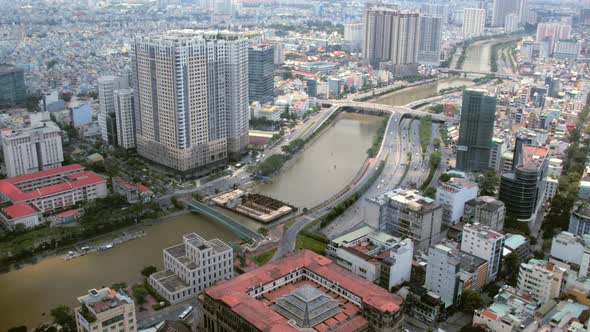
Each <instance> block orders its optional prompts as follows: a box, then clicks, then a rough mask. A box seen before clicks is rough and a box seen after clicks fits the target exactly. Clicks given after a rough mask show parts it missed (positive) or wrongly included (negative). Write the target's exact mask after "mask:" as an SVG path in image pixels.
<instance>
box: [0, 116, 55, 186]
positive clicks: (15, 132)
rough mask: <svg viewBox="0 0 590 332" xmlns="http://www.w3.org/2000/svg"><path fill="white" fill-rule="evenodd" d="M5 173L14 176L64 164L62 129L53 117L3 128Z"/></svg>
mask: <svg viewBox="0 0 590 332" xmlns="http://www.w3.org/2000/svg"><path fill="white" fill-rule="evenodd" d="M0 136H1V139H2V152H3V155H4V164H5V166H6V175H7V176H8V177H15V176H20V175H25V174H30V173H34V172H38V171H43V170H47V169H51V168H56V167H59V166H61V163H62V162H63V160H64V153H63V147H62V138H61V129H60V128H59V127H58V126H57V125H56V124H55V123H54V122H52V121H42V122H34V123H32V124H31V127H28V128H21V129H10V128H5V129H2V131H1V133H0Z"/></svg>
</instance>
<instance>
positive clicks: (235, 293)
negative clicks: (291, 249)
mask: <svg viewBox="0 0 590 332" xmlns="http://www.w3.org/2000/svg"><path fill="white" fill-rule="evenodd" d="M302 269H305V270H306V271H309V272H313V273H315V274H316V275H319V276H321V277H323V278H324V279H327V280H330V281H332V282H334V283H336V284H338V285H339V286H340V287H341V288H343V289H346V290H347V291H349V292H350V293H352V294H355V295H357V296H358V297H360V298H361V301H362V302H363V303H364V304H363V305H368V306H371V307H373V308H375V309H376V310H377V311H381V312H391V313H394V312H397V311H399V310H400V309H401V304H402V299H401V298H400V297H399V296H397V295H394V294H391V293H389V292H387V291H386V290H384V289H383V288H381V287H379V286H377V285H375V284H373V283H372V282H370V281H367V280H365V279H362V278H360V277H357V276H355V275H353V274H351V273H350V272H348V271H346V270H345V269H343V268H341V267H339V266H338V265H337V264H336V263H334V262H333V261H332V260H330V259H328V258H326V257H324V256H321V255H318V254H315V253H313V252H311V251H309V250H301V251H298V252H295V253H292V254H289V255H287V256H285V257H283V258H282V259H280V260H277V261H274V262H270V263H268V264H266V265H264V266H262V267H260V268H257V269H255V270H253V271H251V272H248V273H245V274H242V275H240V276H238V277H236V278H234V279H231V280H226V281H219V282H217V283H216V284H215V285H214V286H212V287H209V288H207V289H206V290H205V294H206V295H208V296H210V297H211V298H213V299H215V300H218V301H222V302H224V303H225V304H226V305H228V306H229V307H230V308H231V310H232V311H233V312H235V313H236V314H238V315H239V316H241V317H243V318H244V319H246V320H247V321H248V322H250V324H252V325H254V326H255V327H256V328H258V329H259V330H269V331H270V330H275V331H292V330H295V329H294V328H293V327H292V326H290V325H289V324H288V322H287V319H286V318H285V317H284V316H283V315H282V314H280V313H279V312H277V311H276V310H274V309H273V308H272V307H271V303H272V301H274V300H275V299H276V298H278V297H280V296H282V295H286V294H287V293H290V292H291V291H292V290H295V289H296V288H299V287H301V286H303V285H304V284H308V285H310V286H313V287H315V288H318V289H320V290H321V291H323V292H324V293H326V294H328V295H329V296H330V297H332V298H335V299H336V300H338V301H339V302H340V303H341V304H342V308H343V309H344V311H343V313H344V315H340V314H336V316H334V317H333V318H332V317H331V318H328V319H327V320H326V321H324V322H322V323H320V324H318V325H321V324H324V325H326V326H324V327H319V326H317V327H316V330H324V329H326V328H328V327H331V326H336V325H337V324H340V323H342V322H345V324H353V322H354V324H361V323H362V325H360V326H359V327H362V326H364V324H366V320H364V318H362V317H359V316H357V315H356V313H358V311H359V308H358V306H357V305H355V304H354V303H351V302H349V301H348V300H346V299H344V298H342V297H339V296H338V295H337V294H335V293H333V292H330V291H329V290H327V289H326V288H324V287H322V285H320V284H316V283H315V282H314V281H311V280H308V279H307V278H306V275H305V274H304V275H302V278H301V279H299V281H298V282H296V283H295V284H288V285H286V286H283V287H281V288H278V289H275V290H274V291H272V292H268V293H265V294H262V293H261V294H260V295H259V296H258V297H254V296H252V295H249V292H251V291H252V290H253V289H255V288H257V287H259V286H261V285H264V284H267V283H270V282H273V281H275V280H278V279H281V278H283V277H284V276H286V275H289V274H291V273H293V272H295V271H299V270H302ZM309 272H308V273H309ZM303 292H304V293H306V294H311V295H310V297H311V298H314V299H315V298H316V297H315V295H317V294H318V293H317V292H315V291H309V292H307V291H303ZM314 294H315V295H314ZM300 295H301V294H300ZM303 295H305V294H303ZM304 297H305V298H307V299H309V298H310V297H307V296H304ZM362 320H364V322H363V321H362ZM322 326H323V325H322ZM344 326H345V325H344ZM341 327H342V325H341ZM351 327H352V326H349V329H348V330H354V329H353V328H351Z"/></svg>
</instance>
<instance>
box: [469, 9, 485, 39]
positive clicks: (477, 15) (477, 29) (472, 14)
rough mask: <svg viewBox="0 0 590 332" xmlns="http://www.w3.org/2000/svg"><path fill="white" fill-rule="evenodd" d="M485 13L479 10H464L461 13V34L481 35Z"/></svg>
mask: <svg viewBox="0 0 590 332" xmlns="http://www.w3.org/2000/svg"><path fill="white" fill-rule="evenodd" d="M485 24H486V11H485V10H483V9H479V8H465V9H464V11H463V33H464V34H465V35H468V36H479V35H482V34H483V28H484V26H485Z"/></svg>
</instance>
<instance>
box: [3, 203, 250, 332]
mask: <svg viewBox="0 0 590 332" xmlns="http://www.w3.org/2000/svg"><path fill="white" fill-rule="evenodd" d="M143 229H144V231H145V232H146V235H145V236H144V237H141V238H138V239H135V240H131V241H129V242H125V243H123V244H120V245H118V246H116V247H114V248H113V249H110V250H107V251H100V252H95V253H92V254H88V255H86V256H82V257H80V258H76V259H71V260H68V261H65V260H64V259H63V258H62V257H61V256H53V257H48V258H45V259H41V260H40V261H39V262H38V263H37V264H34V265H26V266H24V267H23V268H22V269H20V270H17V271H13V272H10V273H5V274H0V331H6V330H7V329H8V328H10V327H12V326H16V325H23V324H25V325H27V326H28V327H29V328H32V327H37V326H38V325H39V324H40V323H42V322H45V321H47V320H50V317H49V311H50V310H51V309H52V308H54V307H56V306H58V305H60V304H66V305H69V306H72V307H75V306H76V305H77V301H76V298H77V297H78V296H81V295H84V294H85V293H86V292H87V291H88V290H89V289H91V288H100V287H102V286H110V285H111V284H113V283H116V282H123V281H124V282H127V283H128V284H129V285H131V284H132V283H133V282H134V281H140V280H141V274H140V271H141V269H142V268H144V267H145V266H148V265H154V266H157V267H158V269H161V268H162V264H163V263H162V249H164V248H167V247H170V246H172V245H175V244H178V243H180V242H182V235H184V234H187V233H191V232H196V233H198V234H199V235H201V236H203V237H204V238H205V239H211V238H215V237H217V238H219V239H221V240H224V241H234V240H238V237H237V236H236V235H234V234H233V233H232V232H231V231H230V230H229V229H227V228H225V227H224V226H222V225H220V224H218V223H215V222H213V221H211V220H209V219H205V218H204V217H201V216H196V215H192V214H186V215H182V216H179V217H175V218H172V219H170V220H167V221H163V222H160V223H157V224H154V225H152V226H145V227H144V228H143ZM43 313H45V316H43Z"/></svg>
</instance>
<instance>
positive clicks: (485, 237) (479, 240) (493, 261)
mask: <svg viewBox="0 0 590 332" xmlns="http://www.w3.org/2000/svg"><path fill="white" fill-rule="evenodd" d="M504 238H505V237H504V235H502V234H500V233H498V232H496V231H494V230H493V229H491V228H489V227H487V226H484V225H481V224H465V226H463V236H462V238H461V251H464V252H467V253H469V254H471V255H474V256H477V257H479V258H482V259H485V260H486V261H488V277H487V282H488V283H489V282H492V281H494V280H496V277H497V276H498V273H500V266H501V262H502V250H503V248H504Z"/></svg>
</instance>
